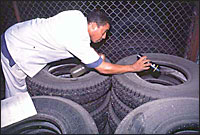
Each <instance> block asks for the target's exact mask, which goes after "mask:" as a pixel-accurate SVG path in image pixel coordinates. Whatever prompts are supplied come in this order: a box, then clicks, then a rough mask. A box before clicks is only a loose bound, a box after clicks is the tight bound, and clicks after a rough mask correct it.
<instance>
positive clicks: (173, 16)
mask: <svg viewBox="0 0 200 135" xmlns="http://www.w3.org/2000/svg"><path fill="white" fill-rule="evenodd" d="M11 5H12V2H10V1H8V2H7V1H3V2H1V8H2V7H5V8H2V9H3V10H2V9H1V16H2V17H3V20H2V21H1V27H2V26H3V29H4V30H5V29H6V28H7V27H8V26H10V25H12V24H13V23H16V19H15V17H14V11H13V8H12V6H11ZM17 6H18V9H19V13H20V17H21V20H22V21H25V20H29V19H32V18H37V17H45V18H47V17H50V16H53V15H55V14H57V13H59V12H61V11H64V10H72V9H77V10H80V11H82V12H83V13H84V14H87V13H89V12H90V11H92V10H93V9H95V8H99V9H101V10H103V11H104V12H106V13H107V14H108V15H109V17H110V18H111V20H112V27H111V29H110V32H109V34H108V37H107V39H106V40H105V41H103V42H102V43H100V44H99V45H96V46H100V45H101V46H100V47H99V48H97V51H98V52H101V53H105V54H106V56H107V57H109V59H110V60H111V61H112V62H114V63H115V62H116V61H118V60H119V59H121V58H123V57H125V56H129V55H132V54H136V53H139V52H140V53H146V52H148V53H158V52H159V53H166V54H172V55H177V56H180V57H185V58H186V56H187V53H188V50H189V47H190V42H191V33H192V32H193V27H192V26H193V24H194V18H195V4H194V2H193V1H191V2H190V1H17ZM1 32H2V31H1Z"/></svg>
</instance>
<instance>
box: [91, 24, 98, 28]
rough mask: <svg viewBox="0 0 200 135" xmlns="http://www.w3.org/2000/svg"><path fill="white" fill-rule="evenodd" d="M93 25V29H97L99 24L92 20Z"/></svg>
mask: <svg viewBox="0 0 200 135" xmlns="http://www.w3.org/2000/svg"><path fill="white" fill-rule="evenodd" d="M91 26H92V30H97V28H98V25H97V23H95V22H92V23H91Z"/></svg>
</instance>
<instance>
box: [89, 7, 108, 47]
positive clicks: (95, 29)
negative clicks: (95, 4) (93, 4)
mask: <svg viewBox="0 0 200 135" xmlns="http://www.w3.org/2000/svg"><path fill="white" fill-rule="evenodd" d="M87 22H88V32H89V35H90V38H91V40H92V42H94V43H97V42H100V41H101V40H102V39H105V38H106V32H107V31H108V30H109V29H110V20H109V18H108V17H107V15H106V14H105V13H103V12H102V11H100V10H94V11H92V12H90V13H89V14H88V15H87Z"/></svg>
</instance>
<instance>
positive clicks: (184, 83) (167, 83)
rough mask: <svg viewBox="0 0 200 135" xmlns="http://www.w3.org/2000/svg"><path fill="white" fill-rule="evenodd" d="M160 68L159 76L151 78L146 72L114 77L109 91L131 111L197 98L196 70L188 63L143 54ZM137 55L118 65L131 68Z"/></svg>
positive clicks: (155, 54)
mask: <svg viewBox="0 0 200 135" xmlns="http://www.w3.org/2000/svg"><path fill="white" fill-rule="evenodd" d="M143 55H146V56H147V58H148V59H150V60H152V61H153V62H155V63H157V64H159V65H160V67H161V69H160V70H161V76H160V77H159V78H154V77H152V76H151V75H150V72H149V70H147V71H143V72H140V73H125V74H120V75H113V77H112V89H113V90H114V91H115V94H116V95H117V97H118V98H119V99H120V100H121V101H122V102H123V103H124V104H126V105H127V106H129V107H130V108H132V109H134V108H136V107H138V106H140V105H142V104H144V103H146V102H149V101H152V100H156V99H162V98H168V97H199V66H198V65H197V64H196V63H194V62H192V61H189V60H187V59H184V58H181V57H177V56H172V55H168V54H161V53H144V54H143ZM134 61H137V57H136V55H131V56H128V57H125V58H123V59H121V60H119V61H118V62H117V64H122V65H126V64H132V63H133V62H134Z"/></svg>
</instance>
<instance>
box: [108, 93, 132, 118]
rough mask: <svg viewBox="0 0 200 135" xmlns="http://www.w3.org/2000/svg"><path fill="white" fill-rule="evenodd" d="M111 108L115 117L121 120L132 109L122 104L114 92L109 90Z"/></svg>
mask: <svg viewBox="0 0 200 135" xmlns="http://www.w3.org/2000/svg"><path fill="white" fill-rule="evenodd" d="M110 102H111V104H112V108H113V111H114V113H115V114H116V117H118V118H119V119H120V120H122V119H123V118H124V117H125V116H126V115H127V114H128V113H129V112H131V111H132V110H133V109H132V108H130V107H129V106H127V105H125V104H124V103H123V102H121V101H120V100H119V98H118V97H117V96H116V95H115V92H114V91H113V90H111V100H110Z"/></svg>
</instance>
